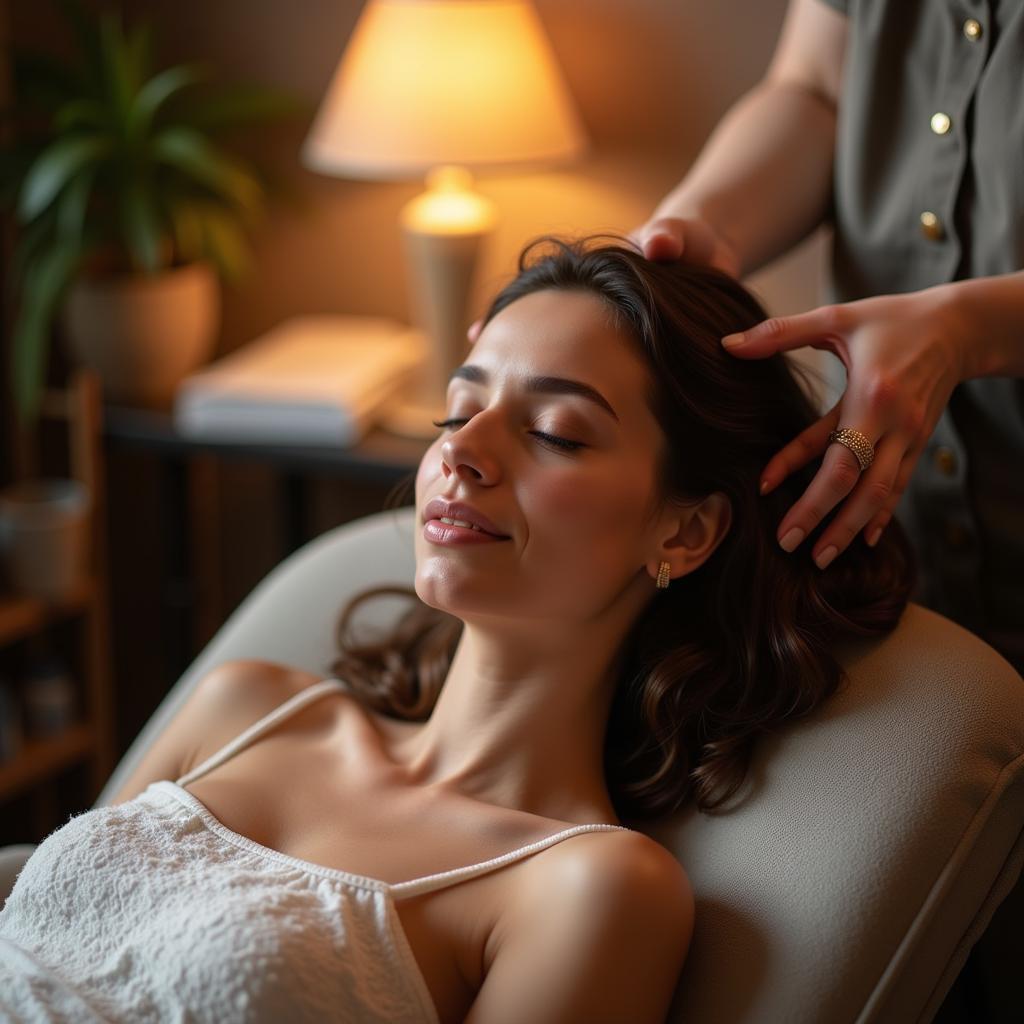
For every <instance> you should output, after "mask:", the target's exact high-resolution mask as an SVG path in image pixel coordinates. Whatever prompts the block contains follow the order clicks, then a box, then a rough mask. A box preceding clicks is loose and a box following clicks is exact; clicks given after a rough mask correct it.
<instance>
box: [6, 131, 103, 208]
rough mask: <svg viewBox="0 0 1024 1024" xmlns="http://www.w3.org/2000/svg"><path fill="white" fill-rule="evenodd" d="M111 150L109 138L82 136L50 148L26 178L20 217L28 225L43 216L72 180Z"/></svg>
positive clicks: (55, 143)
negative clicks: (40, 215)
mask: <svg viewBox="0 0 1024 1024" xmlns="http://www.w3.org/2000/svg"><path fill="white" fill-rule="evenodd" d="M109 150H110V142H109V141H108V140H107V139H103V138H100V137H98V136H81V135H77V136H74V137H72V138H70V139H63V138H62V139H58V140H57V141H56V142H54V143H53V144H52V145H51V146H49V147H47V148H46V149H45V150H44V151H43V152H42V153H40V155H39V157H38V158H37V159H36V161H35V163H34V164H33V165H32V166H31V167H30V168H29V171H28V173H27V174H26V175H25V183H24V185H23V186H22V190H21V201H20V203H19V206H18V216H19V218H20V219H21V220H22V221H23V222H25V221H29V220H31V219H32V218H33V217H37V216H39V214H40V213H42V211H43V210H45V209H46V208H47V207H48V206H49V205H50V203H52V202H53V200H54V199H55V198H56V197H57V194H58V193H59V192H60V190H61V189H62V188H63V187H64V186H65V185H66V184H67V183H68V181H69V180H70V179H71V178H73V177H74V176H75V175H76V174H78V173H80V172H81V171H82V169H83V168H85V167H88V166H89V164H92V163H95V162H96V161H97V160H99V159H100V157H102V156H105V155H106V154H107V153H108V152H109Z"/></svg>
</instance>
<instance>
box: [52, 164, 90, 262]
mask: <svg viewBox="0 0 1024 1024" xmlns="http://www.w3.org/2000/svg"><path fill="white" fill-rule="evenodd" d="M95 177H96V169H95V168H94V167H93V168H88V169H86V170H85V171H83V172H82V173H81V174H79V175H78V176H77V177H75V178H73V179H72V180H71V182H70V184H69V185H68V187H67V188H66V189H64V192H63V194H62V195H61V197H60V200H59V201H58V204H57V235H58V237H59V238H60V241H61V243H62V244H63V245H74V246H76V247H79V248H81V246H82V244H83V241H84V233H85V215H86V211H87V210H88V208H89V196H90V195H91V194H92V186H93V181H94V179H95Z"/></svg>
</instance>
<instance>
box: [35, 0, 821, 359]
mask: <svg viewBox="0 0 1024 1024" xmlns="http://www.w3.org/2000/svg"><path fill="white" fill-rule="evenodd" d="M29 6H30V5H21V4H16V5H15V7H16V8H28V7H29ZM32 6H34V5H32ZM362 6H363V5H362V3H360V2H357V0H297V2H290V3H285V2H282V0H217V2H216V3H210V2H208V0H149V2H146V3H139V2H133V3H128V4H126V5H125V7H126V10H127V13H128V15H129V17H130V18H135V17H139V16H146V17H149V18H151V19H152V20H153V21H154V22H155V24H156V26H157V27H158V31H159V33H160V35H161V36H162V38H163V41H164V44H165V46H164V50H163V52H164V53H165V55H166V56H167V58H168V59H175V60H176V59H190V58H194V57H202V58H205V59H207V60H209V61H210V62H211V63H212V64H213V65H214V67H215V68H216V69H217V70H218V72H220V73H221V74H222V75H223V76H224V77H225V78H251V79H258V80H261V81H264V82H267V83H271V84H274V85H277V86H281V87H284V88H287V89H289V90H291V91H293V92H295V93H297V94H299V95H300V96H302V97H305V98H307V99H308V100H309V101H310V102H311V103H313V104H315V103H316V102H318V100H319V99H320V97H321V96H322V95H323V92H324V90H325V89H326V87H327V84H328V82H329V80H330V77H331V75H332V73H333V71H334V68H335V66H336V64H337V61H338V58H339V57H340V55H341V53H342V51H343V49H344V47H345V43H346V41H347V40H348V37H349V35H350V33H351V31H352V28H353V26H354V25H355V22H356V19H357V17H358V14H359V12H360V10H361V8H362ZM536 6H537V10H538V12H539V14H540V17H541V20H542V21H543V23H544V25H545V27H546V29H547V31H548V33H549V35H550V38H551V41H552V44H553V47H554V50H555V53H556V54H557V56H558V58H559V60H560V62H561V64H562V67H563V69H564V71H565V75H566V78H567V80H568V83H569V88H570V90H571V91H572V93H573V95H574V96H575V98H576V100H577V103H578V105H579V108H580V111H581V114H582V117H583V120H584V122H585V124H586V127H587V128H588V130H589V133H590V137H591V140H592V143H593V148H592V151H591V153H590V154H589V156H588V157H587V158H586V159H585V160H584V161H583V162H581V163H580V164H578V165H575V166H572V167H570V168H563V169H560V170H558V171H552V172H549V173H544V174H531V175H524V176H515V175H505V176H500V177H499V176H490V177H481V178H480V181H479V187H480V190H481V191H482V192H484V193H485V194H486V195H488V196H490V197H491V198H492V199H494V200H495V201H496V202H497V204H498V207H499V209H500V211H501V216H502V222H501V224H500V226H499V228H498V231H497V234H496V236H495V237H494V238H493V240H492V244H491V246H490V247H489V250H488V251H487V252H486V253H485V255H484V258H483V262H482V266H481V270H480V274H479V277H478V280H477V284H476V289H475V301H474V309H475V310H477V311H479V310H480V309H481V308H482V306H483V304H484V303H485V300H486V298H487V296H488V295H489V294H490V293H491V292H493V291H494V289H495V288H496V287H497V286H498V285H499V284H500V283H501V282H502V281H503V280H504V279H505V277H506V276H507V275H508V274H509V273H510V271H511V269H512V266H513V262H514V259H515V256H516V254H517V252H518V250H519V248H520V246H521V245H522V243H523V242H524V241H525V240H526V239H527V238H528V237H530V236H532V235H534V234H537V233H541V232H547V231H565V232H578V231H590V230H618V231H627V230H629V229H630V228H632V227H633V226H634V225H636V224H637V223H639V222H640V221H642V220H643V219H644V218H646V216H647V215H648V214H649V212H650V211H651V209H652V208H653V206H654V205H655V204H656V203H657V202H658V200H660V198H661V197H662V196H663V195H664V194H665V193H666V192H667V191H668V190H669V189H670V188H671V187H672V186H673V185H674V184H675V183H676V182H677V181H678V180H679V177H680V176H681V174H682V173H683V172H684V171H685V169H686V168H687V166H688V165H689V164H690V162H691V161H692V159H693V157H694V156H695V155H696V153H697V151H698V150H699V148H700V146H701V144H702V143H703V141H704V140H705V138H706V137H707V135H708V134H709V132H710V131H711V129H712V127H713V126H714V124H715V122H716V120H717V119H718V117H719V116H720V115H721V114H722V112H723V111H724V110H725V109H726V108H727V107H728V105H729V104H730V103H731V102H732V101H733V100H734V99H735V98H736V97H738V96H739V95H740V94H741V93H742V92H744V91H745V90H746V89H747V88H749V87H750V86H751V85H752V84H753V83H754V82H755V81H756V80H757V78H758V77H759V76H760V75H761V73H762V72H763V70H764V68H765V66H766V65H767V62H768V59H769V57H770V55H771V52H772V49H773V47H774V44H775V40H776V38H777V35H778V31H779V27H780V24H781V18H782V14H783V12H784V9H785V0H759V2H757V3H750V2H749V0H717V2H715V3H713V4H709V3H703V2H698V0H537V4H536ZM26 13H27V12H24V11H23V12H22V14H26ZM305 127H306V125H304V124H303V125H297V126H296V127H295V129H294V130H292V131H288V130H281V131H275V132H274V133H273V135H272V137H271V138H270V140H268V146H269V148H270V150H271V154H270V155H271V156H272V157H273V158H274V163H275V165H276V166H277V167H278V168H279V169H280V170H281V172H282V173H283V174H284V175H285V176H286V178H287V180H288V181H289V183H290V184H291V185H292V186H294V187H295V188H296V190H297V191H298V192H299V193H300V194H301V196H302V197H303V198H304V199H305V201H306V202H307V206H306V208H305V209H304V210H301V211H300V210H293V209H282V210H278V211H277V212H276V213H275V215H274V216H273V217H272V219H271V220H270V222H269V223H268V224H267V225H266V228H265V230H264V231H263V233H262V234H261V236H260V238H259V241H258V245H257V261H256V269H255V273H254V275H253V277H252V279H251V280H250V281H249V282H248V283H247V284H246V285H244V286H241V287H239V288H237V289H235V290H232V291H230V292H228V293H227V294H226V295H225V300H226V302H225V322H224V333H223V337H222V339H221V345H222V349H223V350H224V351H227V350H230V349H232V348H234V347H235V346H237V345H240V344H242V343H244V342H245V341H246V340H248V339H249V338H251V337H253V336H254V335H255V334H257V333H259V332H260V331H262V330H264V329H265V328H267V327H268V326H270V325H271V324H273V323H275V322H276V321H277V320H279V319H280V318H282V317H284V316H288V315H290V314H293V313H297V312H313V311H316V312H330V311H339V312H366V313H376V314H389V315H394V316H397V317H400V318H403V319H407V318H408V317H409V315H410V310H409V308H408V302H407V289H406V280H405V268H404V262H403V258H402V251H401V240H400V237H399V233H398V226H397V216H398V211H399V209H400V208H401V206H402V204H403V203H405V202H406V201H407V200H408V199H410V198H411V197H412V196H414V195H415V194H416V193H417V192H419V191H420V190H421V187H422V186H421V184H420V183H419V182H414V181H413V182H409V183H407V184H406V183H402V184H396V183H378V182H360V181H344V180H340V179H331V178H325V177H323V176H321V175H318V174H315V173H313V172H311V171H307V170H305V169H304V168H303V167H302V166H301V165H300V164H299V161H298V150H299V146H300V144H301V141H302V138H303V135H304V132H305ZM819 251H820V247H818V246H815V245H811V246H809V247H805V248H804V249H802V250H801V251H800V252H799V253H798V254H795V255H794V257H793V258H791V259H788V260H786V261H784V262H782V263H781V264H780V265H779V266H777V267H776V268H773V269H772V270H771V271H769V272H766V273H761V274H759V275H757V276H756V277H754V278H752V279H751V281H750V284H751V285H752V286H753V287H754V288H755V290H757V291H758V292H759V293H760V294H761V296H762V298H763V299H764V300H765V301H766V302H767V303H768V305H769V306H770V307H771V310H772V311H773V312H788V311H793V310H798V309H802V308H806V307H807V306H808V305H810V304H812V303H813V302H814V300H815V296H816V294H817V287H818V274H819V264H820V259H819Z"/></svg>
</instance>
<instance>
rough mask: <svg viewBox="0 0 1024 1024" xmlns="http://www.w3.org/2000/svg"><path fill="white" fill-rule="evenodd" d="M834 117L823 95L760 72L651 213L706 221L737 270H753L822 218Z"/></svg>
mask: <svg viewBox="0 0 1024 1024" xmlns="http://www.w3.org/2000/svg"><path fill="white" fill-rule="evenodd" d="M835 124H836V115H835V108H834V107H833V105H832V104H831V103H830V102H829V101H828V100H827V99H826V98H825V97H823V96H821V95H819V94H816V93H814V92H813V91H811V90H809V89H807V88H805V87H803V86H801V85H799V84H796V83H793V82H789V81H786V80H784V79H772V78H767V79H765V80H764V81H762V82H761V83H760V84H759V85H757V86H756V87H755V88H754V89H752V90H751V91H750V92H748V93H747V94H746V95H745V96H744V97H742V98H741V99H740V100H739V101H738V102H737V103H736V104H735V105H734V106H733V107H732V109H731V110H730V111H729V112H728V113H727V114H726V116H725V117H724V118H723V119H722V121H721V122H720V123H719V125H718V127H717V128H716V129H715V131H714V133H713V134H712V135H711V137H710V139H709V140H708V142H707V144H706V145H705V146H704V149H703V150H702V151H701V154H700V156H699V157H698V159H697V161H696V163H695V164H694V165H693V167H692V169H691V170H690V171H689V173H688V174H687V175H686V177H685V178H684V179H683V180H682V181H681V182H680V183H679V185H677V186H676V188H674V189H673V190H672V191H671V192H670V193H669V194H668V195H667V196H666V197H665V198H664V199H663V200H662V201H661V202H660V203H659V204H658V207H657V209H656V210H655V213H654V214H653V216H654V217H699V218H701V219H703V220H706V221H708V222H709V223H710V224H711V225H712V226H713V227H714V228H715V229H716V230H717V231H718V232H719V234H721V235H722V236H723V238H724V239H725V240H726V241H727V242H728V243H729V244H730V245H731V246H732V247H733V249H734V251H735V252H736V254H737V255H738V256H739V258H740V264H741V276H744V275H746V274H749V273H751V272H752V271H754V270H757V269H758V268H759V267H761V266H763V265H764V264H765V263H767V262H769V261H770V260H772V259H774V258H775V257H776V256H778V255H780V254H781V253H783V252H785V251H786V250H788V249H790V248H791V247H792V246H794V245H796V244H797V242H799V241H801V240H802V239H803V238H805V237H806V236H807V235H808V234H810V232H811V231H813V230H814V229H815V228H816V227H817V226H818V225H819V224H820V223H821V221H822V219H823V218H824V216H825V214H826V212H827V210H828V207H829V201H830V197H831V194H832V159H833V156H832V154H833V144H834V141H835Z"/></svg>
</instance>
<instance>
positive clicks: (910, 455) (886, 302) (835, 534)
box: [722, 286, 969, 569]
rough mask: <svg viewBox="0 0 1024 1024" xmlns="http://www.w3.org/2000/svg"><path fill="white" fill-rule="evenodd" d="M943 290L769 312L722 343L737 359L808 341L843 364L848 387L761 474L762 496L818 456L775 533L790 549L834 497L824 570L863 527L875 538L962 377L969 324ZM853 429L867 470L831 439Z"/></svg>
mask: <svg viewBox="0 0 1024 1024" xmlns="http://www.w3.org/2000/svg"><path fill="white" fill-rule="evenodd" d="M947 296H948V291H947V290H945V289H944V288H943V287H942V286H939V287H935V288H929V289H927V290H925V291H921V292H911V293H908V294H905V295H882V296H877V297H875V298H870V299H862V300H860V301H858V302H850V303H846V304H843V305H834V306H823V307H821V308H820V309H815V310H811V311H810V312H808V313H802V314H800V315H798V316H790V317H775V318H772V319H769V320H765V321H764V322H762V323H760V324H758V325H757V326H756V327H753V328H751V329H750V330H749V331H745V332H743V333H742V334H734V335H729V336H728V337H726V338H724V339H723V340H722V343H723V345H725V347H726V350H727V351H728V352H730V353H731V354H732V355H734V356H737V357H739V358H742V359H760V358H764V357H765V356H770V355H774V354H775V353H777V352H786V351H790V350H792V349H797V348H803V347H805V346H810V347H811V348H816V349H825V350H827V351H829V352H832V353H834V354H835V355H836V356H838V357H839V359H841V360H842V362H843V365H844V366H845V367H846V375H847V376H846V388H845V391H844V392H843V394H842V395H841V396H840V399H839V401H838V402H837V403H836V405H835V406H833V408H832V409H831V410H830V411H829V412H828V413H826V414H825V415H824V416H823V417H822V418H821V419H819V420H818V421H817V422H816V423H813V424H812V425H811V426H810V427H808V428H807V429H806V430H804V431H803V433H801V434H800V435H799V436H798V437H796V438H795V439H794V440H793V441H791V442H790V443H789V444H788V445H786V447H785V448H783V449H782V450H781V451H779V452H777V453H776V454H775V455H774V456H773V457H772V459H771V460H770V461H769V463H768V465H767V466H765V468H764V472H763V473H762V476H761V493H762V494H767V493H768V492H769V491H771V490H772V489H773V488H775V487H777V486H778V485H779V484H780V483H781V482H782V481H783V480H784V479H785V478H786V477H787V476H789V474H790V473H793V472H794V471H795V470H797V469H799V468H800V467H802V466H804V465H806V464H807V463H808V462H810V461H811V460H812V459H816V458H819V457H820V456H822V455H824V459H823V461H822V464H821V467H820V468H819V470H818V472H817V474H816V475H815V477H814V479H813V480H812V481H811V483H810V484H809V485H808V487H807V490H806V491H804V493H803V494H802V495H801V496H800V498H799V499H798V500H797V502H796V503H795V504H794V505H793V506H792V507H791V508H790V509H789V510H788V511H787V512H786V514H785V515H784V516H783V518H782V521H781V522H780V523H779V528H778V531H777V536H778V539H779V543H780V545H781V546H782V547H783V548H784V549H785V550H786V551H793V550H794V549H795V548H796V547H797V546H798V545H799V544H800V543H801V542H802V541H803V540H804V538H805V537H807V536H808V535H809V534H810V532H811V531H812V530H813V529H814V528H815V527H816V526H817V525H818V524H819V523H820V522H821V520H822V519H824V518H825V516H826V515H828V513H829V512H830V511H831V510H832V509H833V508H835V507H836V506H837V505H838V504H839V503H840V502H843V505H842V507H841V508H840V509H839V511H838V512H837V514H836V516H835V518H834V519H833V520H832V522H831V523H830V524H829V525H828V527H827V528H826V529H825V530H824V531H823V533H822V535H821V536H820V537H819V538H818V539H817V542H816V543H815V545H814V549H813V551H812V552H811V555H812V557H813V559H814V561H815V563H816V564H817V565H818V567H819V568H821V569H824V568H825V567H826V566H827V565H828V564H829V563H830V562H831V561H832V560H833V559H834V558H835V557H836V556H837V555H839V554H841V553H842V552H843V551H845V550H846V548H847V547H848V546H849V544H850V542H851V541H852V540H853V539H854V537H856V536H857V534H858V533H860V531H861V530H864V538H865V540H866V542H867V543H868V544H869V545H872V546H873V545H875V544H877V543H878V538H879V536H880V535H881V532H882V530H883V529H884V528H885V526H886V525H887V524H888V522H889V520H890V519H891V518H892V515H893V512H894V510H895V508H896V505H897V504H898V503H899V500H900V497H901V496H902V494H903V491H904V490H905V488H906V486H907V483H908V482H909V480H910V476H911V473H912V472H913V470H914V466H915V465H916V464H917V460H918V458H919V456H920V455H921V452H922V451H923V449H924V447H925V445H926V443H927V441H928V438H929V437H930V436H931V433H932V431H933V430H934V429H935V424H936V423H937V422H938V420H939V417H940V416H941V415H942V411H943V409H944V408H945V406H946V403H947V402H948V401H949V397H950V395H951V394H952V392H953V388H954V387H956V385H957V384H958V383H959V382H960V381H961V380H963V379H965V363H966V351H967V350H966V344H967V340H968V337H969V330H968V326H967V325H966V324H964V323H962V322H961V317H960V315H959V314H958V313H955V312H954V310H953V309H952V307H951V305H950V303H949V301H948V298H947ZM842 427H852V428H854V429H855V430H859V431H861V433H863V434H865V435H866V436H867V439H868V440H869V441H870V442H871V444H872V445H874V451H875V457H874V460H873V462H872V463H871V465H870V466H869V467H868V468H867V469H866V470H864V471H863V472H862V471H861V469H860V465H859V463H858V461H857V458H856V457H855V456H854V454H853V452H851V451H850V450H849V449H848V448H846V447H845V446H844V445H842V444H839V443H838V442H837V443H833V444H829V441H828V436H829V434H830V433H831V432H832V431H833V430H836V429H839V428H842Z"/></svg>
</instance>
